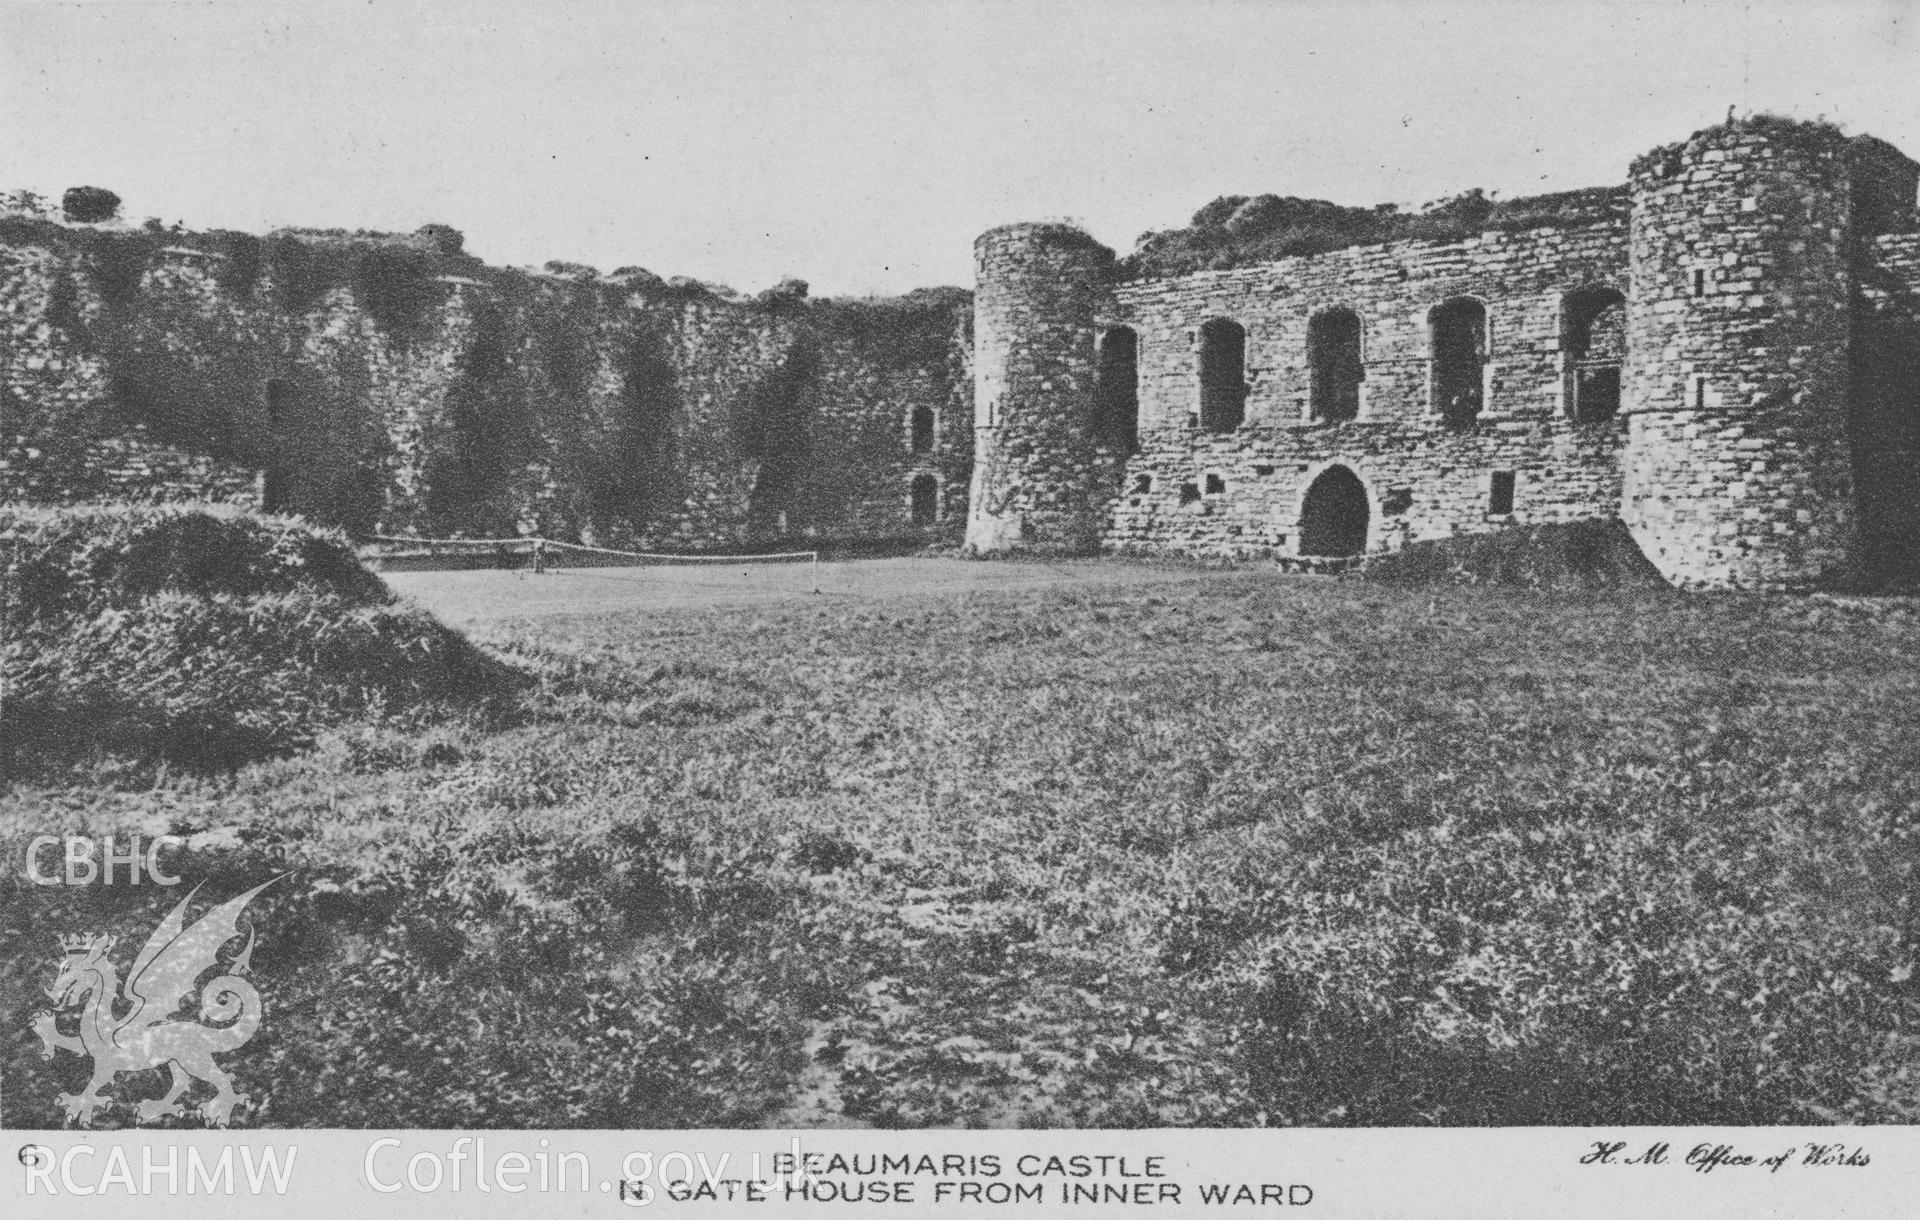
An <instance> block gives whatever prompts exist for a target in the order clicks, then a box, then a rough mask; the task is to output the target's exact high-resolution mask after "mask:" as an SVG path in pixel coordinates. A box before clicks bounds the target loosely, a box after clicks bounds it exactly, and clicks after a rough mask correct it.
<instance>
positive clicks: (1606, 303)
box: [1095, 288, 1626, 452]
mask: <svg viewBox="0 0 1920 1220" xmlns="http://www.w3.org/2000/svg"><path fill="white" fill-rule="evenodd" d="M1427 334H1428V369H1429V373H1428V385H1427V396H1428V401H1429V403H1430V404H1431V407H1432V411H1433V413H1434V414H1435V415H1437V416H1439V417H1440V418H1441V419H1442V420H1443V421H1445V422H1446V423H1447V424H1448V425H1449V426H1451V427H1467V426H1469V425H1471V424H1472V423H1473V421H1474V420H1475V419H1477V418H1478V417H1479V415H1480V412H1481V409H1482V408H1483V407H1484V405H1485V401H1486V394H1487V368H1488V362H1489V360H1490V359H1491V351H1490V344H1489V342H1488V337H1487V307H1486V306H1485V305H1484V304H1483V303H1482V302H1480V301H1479V300H1477V299H1475V298H1473V297H1454V298H1452V299H1451V300H1447V301H1443V302H1441V303H1440V304H1438V305H1436V306H1434V307H1433V308H1432V309H1431V310H1429V311H1428V313H1427ZM1361 336H1362V328H1361V324H1360V315H1359V314H1357V313H1355V312H1354V311H1353V310H1351V309H1348V308H1345V307H1341V308H1337V309H1328V310H1323V311H1322V312H1320V313H1317V314H1315V315H1313V317H1312V318H1311V319H1309V320H1308V323H1307V370H1308V376H1307V408H1308V413H1309V415H1310V417H1311V418H1313V419H1316V420H1325V421H1328V422H1336V421H1340V420H1349V419H1355V418H1358V416H1359V414H1360V388H1361V385H1362V383H1363V382H1364V381H1365V380H1366V360H1365V356H1364V353H1363V350H1362V345H1361ZM1198 341H1199V364H1200V377H1199V381H1200V403H1199V410H1198V411H1197V412H1195V413H1194V422H1195V423H1196V424H1197V425H1198V426H1199V427H1200V428H1201V429H1203V430H1205V431H1208V432H1231V431H1233V430H1234V429H1236V428H1238V427H1239V426H1240V425H1241V424H1242V423H1244V422H1245V421H1246V401H1247V391H1248V385H1247V330H1246V327H1244V326H1242V325H1241V324H1240V323H1238V322H1235V321H1233V320H1232V319H1231V318H1210V319H1208V320H1207V321H1206V322H1203V323H1202V324H1201V325H1200V330H1199V333H1198ZM1561 351H1562V353H1563V355H1564V357H1565V368H1566V411H1567V415H1568V417H1569V418H1571V419H1573V420H1575V421H1576V422H1581V423H1587V422H1593V421H1597V420H1604V419H1610V418H1612V417H1613V415H1614V414H1615V413H1616V412H1617V411H1618V410H1619V409H1620V366H1621V363H1622V361H1623V360H1624V358H1625V356H1626V298H1625V297H1624V296H1622V295H1621V294H1620V293H1619V292H1618V291H1617V290H1615V289H1612V288H1583V289H1578V290H1576V291H1574V292H1571V293H1568V294H1567V296H1566V298H1565V300H1564V301H1563V302H1562V309H1561ZM1097 354H1098V362H1097V371H1096V387H1097V393H1096V408H1095V411H1096V420H1095V423H1096V427H1097V428H1098V431H1099V433H1100V436H1101V439H1102V440H1103V441H1105V442H1106V443H1108V444H1111V445H1113V446H1114V447H1116V448H1120V449H1122V450H1124V451H1126V452H1131V451H1132V450H1133V448H1134V447H1135V444H1136V439H1135V438H1136V432H1137V429H1138V421H1139V338H1138V336H1136V335H1135V333H1134V332H1133V330H1132V329H1131V328H1129V327H1125V326H1116V327H1112V328H1110V329H1108V330H1106V331H1104V332H1102V333H1101V335H1100V338H1099V344H1098V349H1097Z"/></svg>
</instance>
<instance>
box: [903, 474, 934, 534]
mask: <svg viewBox="0 0 1920 1220" xmlns="http://www.w3.org/2000/svg"><path fill="white" fill-rule="evenodd" d="M908 495H909V499H910V501H911V504H912V512H913V523H914V524H915V525H932V524H933V523H934V522H936V521H938V520H939V519H940V481H939V480H938V479H936V478H934V477H933V476H932V475H930V474H917V475H915V476H913V483H912V485H911V487H910V490H909V493H908Z"/></svg>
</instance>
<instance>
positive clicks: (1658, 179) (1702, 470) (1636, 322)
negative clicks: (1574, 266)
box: [1621, 118, 1855, 588]
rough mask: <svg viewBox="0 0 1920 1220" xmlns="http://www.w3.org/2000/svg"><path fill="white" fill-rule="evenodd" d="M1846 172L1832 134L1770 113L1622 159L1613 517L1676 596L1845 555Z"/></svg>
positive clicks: (1835, 569)
mask: <svg viewBox="0 0 1920 1220" xmlns="http://www.w3.org/2000/svg"><path fill="white" fill-rule="evenodd" d="M1848 167H1849V158H1848V156H1847V150H1846V143H1845V140H1844V138H1843V137H1842V136H1841V135H1840V134H1839V133H1838V132H1836V131H1834V130H1833V129H1832V128H1829V127H1826V126H1824V125H1818V124H1805V123H1794V122H1789V121H1786V120H1779V119H1766V118H1759V119H1749V120H1746V121H1742V122H1735V123H1731V124H1729V125H1727V126H1724V127H1716V128H1710V129H1708V130H1706V131H1702V132H1699V133H1697V134H1695V135H1694V136H1693V137H1692V138H1691V139H1688V140H1687V141H1685V142H1684V143H1681V144H1676V145H1672V146H1670V147H1667V148H1661V149H1656V150H1654V151H1653V152H1651V153H1649V154H1647V155H1646V156H1644V157H1641V158H1640V159H1639V160H1637V161H1636V162H1635V163H1634V166H1633V174H1632V192H1633V208H1632V213H1631V220H1630V222H1629V260H1630V263H1629V265H1630V271H1631V279H1632V296H1631V298H1630V300H1629V303H1628V307H1627V325H1628V342H1627V359H1626V377H1625V382H1626V384H1625V387H1624V390H1625V393H1624V395H1623V404H1622V405H1623V408H1624V411H1625V412H1626V413H1627V415H1628V420H1627V443H1626V448H1625V451H1624V453H1623V456H1622V466H1623V471H1622V474H1623V489H1622V497H1621V499H1622V503H1621V516H1622V517H1623V518H1624V519H1625V521H1626V523H1627V526H1628V528H1629V529H1630V530H1632V532H1633V535H1634V537H1635V538H1636V539H1637V540H1638V541H1639V543H1640V547H1641V549H1642V550H1643V551H1645V552H1646V555H1647V558H1648V559H1650V560H1652V561H1653V564H1654V566H1655V567H1657V568H1659V569H1660V571H1661V573H1662V574H1664V575H1665V576H1666V577H1667V579H1668V580H1670V581H1672V582H1673V583H1674V584H1676V585H1680V586H1683V587H1750V588H1792V587H1804V586H1807V585H1812V584H1816V583H1818V582H1820V581H1821V580H1822V579H1823V578H1830V577H1832V576H1835V575H1838V574H1839V573H1840V572H1841V570H1842V569H1844V568H1845V567H1847V566H1848V565H1849V564H1850V563H1851V562H1852V561H1853V560H1854V558H1855V543H1854V527H1855V523H1854V496H1853V476H1852V466H1851V460H1850V454H1849V450H1848V444H1847V393H1848V332H1849V323H1850V314H1849V310H1850V304H1851V299H1852V292H1853V276H1852V267H1851V258H1850V256H1851V248H1852V239H1853V238H1852V231H1851V225H1852V216H1851V211H1852V206H1851V205H1852V188H1851V181H1850V174H1849V168H1848Z"/></svg>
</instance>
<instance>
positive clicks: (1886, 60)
mask: <svg viewBox="0 0 1920 1220" xmlns="http://www.w3.org/2000/svg"><path fill="white" fill-rule="evenodd" d="M1916 25H1920V5H1916V4H1914V3H1911V2H1903V0H1871V2H1859V3H1837V2H1834V0H1822V2H1818V3H1816V2H1814V0H1807V2H1805V3H1797V4H1780V3H1765V2H1754V3H1750V4H1749V3H1742V2H1741V0H1730V2H1726V0H1708V2H1696V3H1683V2H1680V0H1642V2H1640V3H1567V4H1549V3H1544V2H1536V3H1522V2H1517V0H1511V2H1508V3H1497V4H1490V3H1479V4H1461V3H1446V2H1432V3H1424V4H1407V5H1398V4H1389V3H1376V2H1368V0H1345V2H1340V3H1307V2H1301V3H1282V2H1269V3H1253V2H1250V0H1242V2H1228V0H1214V2H1211V3H1208V2H1193V0H1185V2H1174V0H1106V2H1104V3H1088V2H1083V0H1029V2H1026V3H1018V4H1002V3H975V2H959V0H893V2H892V3H879V2H873V3H869V2H848V0H785V2H775V0H753V2H747V3H735V4H726V3H718V2H714V0H707V2H699V3H695V2H683V0H668V2H663V3H616V2H615V0H600V2H597V3H589V2H584V0H541V2H538V3H528V4H524V5H505V4H488V3H482V2H476V0H461V2H458V3H413V4H403V3H391V2H388V0H357V2H356V0H327V2H323V3H301V4H283V3H247V4H238V3H196V4H176V3H161V2H146V3H121V4H63V3H46V2H29V3H16V2H11V0H0V188H9V187H27V188H31V189H35V190H40V191H42V192H44V193H47V194H49V195H54V196H57V195H58V194H59V192H60V191H62V190H63V189H65V188H66V187H69V186H74V185H79V184H83V183H84V184H90V185H97V186H104V187H108V188H110V189H112V190H114V191H116V192H118V193H119V194H120V195H121V196H122V198H123V199H124V200H125V214H126V216H127V217H128V218H129V219H130V220H133V221H135V222H137V221H139V220H140V219H141V218H143V217H147V216H158V217H160V218H162V219H164V220H166V221H169V222H171V221H174V220H184V221H185V222H186V223H187V224H188V225H190V226H193V227H202V228H204V227H216V226H217V227H228V228H239V229H248V230H253V231H264V230H265V229H268V228H271V227H274V226H279V225H287V224H299V225H317V226H340V227H347V228H371V229H395V230H411V229H414V228H417V227H418V226H419V225H421V224H423V223H425V222H427V221H443V222H445V223H448V224H451V225H453V226H455V227H456V228H459V229H461V230H462V231H463V232H465V233H466V235H467V248H468V249H469V250H470V251H472V252H474V253H476V254H478V255H480V256H482V257H484V258H486V259H487V260H488V261H490V262H494V263H501V264H536V265H537V264H539V263H542V262H545V261H546V260H548V259H553V258H560V259H569V260H573V261H578V262H585V263H591V264H593V265H595V266H597V267H599V268H601V269H602V270H611V269H612V268H614V267H616V266H619V265H623V264H639V265H641V266H645V267H648V268H650V269H651V270H653V271H655V272H658V273H659V274H662V275H693V276H698V277H700V278H702V279H709V280H721V281H725V282H727V283H730V284H732V285H734V286H735V287H737V288H741V289H747V290H753V289H758V288H762V287H765V286H766V285H768V284H771V283H773V282H774V281H775V280H777V279H779V278H781V277H782V276H786V275H797V276H799V277H801V278H803V279H806V280H808V281H810V282H811V283H812V284H813V285H814V292H815V294H816V295H826V294H844V293H858V292H867V291H885V292H896V291H901V290H904V289H907V288H911V287H916V286H920V285H928V284H939V283H957V284H967V283H970V281H971V275H972V271H971V263H970V249H971V243H972V240H973V238H974V236H975V235H976V234H978V233H979V232H980V231H981V230H983V229H985V228H987V227H989V226H991V225H995V224H1000V223H1004V222H1007V221H1012V220H1055V219H1072V220H1074V221H1076V222H1078V223H1081V224H1083V225H1084V226H1085V227H1087V228H1088V229H1089V230H1090V231H1091V232H1092V233H1093V234H1094V235H1095V236H1097V237H1099V238H1100V239H1102V240H1103V241H1106V242H1107V243H1109V244H1111V245H1114V246H1115V247H1116V248H1118V249H1120V250H1122V251H1123V252H1124V251H1125V250H1126V249H1128V248H1130V247H1131V245H1132V243H1133V239H1134V238H1135V237H1136V236H1137V235H1138V234H1139V233H1140V232H1141V231H1142V230H1144V229H1148V228H1166V227H1170V226H1173V225H1178V224H1183V223H1185V221H1186V219H1187V217H1188V216H1189V215H1191V214H1192V212H1193V211H1194V210H1195V209H1196V208H1198V207H1199V206H1200V205H1201V204H1203V203H1205V202H1206V201H1207V200H1209V199H1211V198H1213V197H1214V196H1216V195H1221V194H1257V193H1260V192H1264V191H1272V192H1275V193H1278V194H1282V195H1304V196H1314V197H1322V198H1329V199H1335V200H1338V201H1340V202H1343V203H1359V204H1372V203H1377V202H1383V201H1396V202H1401V203H1417V202H1421V201H1424V200H1428V199H1433V198H1436V197H1439V196H1441V195H1445V194H1451V193H1453V192H1456V191H1459V190H1463V189H1465V188H1467V187H1470V186H1482V187H1485V188H1487V189H1489V190H1498V191H1500V192H1501V193H1502V194H1503V195H1508V196H1511V195H1519V194H1533V193H1538V192H1541V191H1549V190H1561V189H1565V188H1569V187H1576V186H1591V185H1596V184H1602V183H1612V182H1619V181H1622V180H1624V178H1625V176H1626V167H1627V162H1628V161H1629V160H1630V159H1631V158H1632V157H1633V156H1635V155H1636V154H1638V153H1640V152H1643V151H1645V150H1646V149H1648V148H1651V147H1653V146H1654V145H1656V144H1661V143H1665V142H1668V141H1670V140H1676V139H1679V138H1682V137H1684V136H1685V135H1687V134H1688V133H1689V132H1691V131H1693V130H1694V129H1696V128H1699V127H1703V126H1706V125H1707V124H1709V123H1712V122H1716V121H1718V120H1719V119H1721V118H1722V117H1724V115H1725V114H1726V111H1727V107H1728V106H1730V105H1734V106H1739V107H1740V108H1741V109H1742V110H1746V109H1754V110H1772V111H1776V112H1780V113H1786V114H1792V115H1796V116H1799V117H1803V118H1813V117H1819V116H1825V117H1827V118H1829V119H1833V120H1836V121H1838V122H1840V123H1841V124H1843V125H1844V126H1845V127H1846V128H1847V129H1848V130H1850V131H1855V132H1871V133H1873V134H1876V135H1880V136H1882V137H1884V138H1886V139H1889V140H1891V141H1893V142H1894V143H1895V144H1897V145H1900V146H1901V147H1902V148H1904V149H1905V150H1906V151H1908V152H1909V153H1912V154H1915V155H1916V156H1920V35H1917V34H1916Z"/></svg>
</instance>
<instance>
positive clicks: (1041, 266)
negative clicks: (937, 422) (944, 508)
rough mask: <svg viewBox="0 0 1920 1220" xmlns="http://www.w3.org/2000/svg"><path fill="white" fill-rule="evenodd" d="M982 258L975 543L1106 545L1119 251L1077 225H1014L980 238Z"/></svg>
mask: <svg viewBox="0 0 1920 1220" xmlns="http://www.w3.org/2000/svg"><path fill="white" fill-rule="evenodd" d="M973 264H974V273H975V287H974V297H973V487H972V493H971V495H970V497H969V500H968V512H967V550H968V551H969V552H971V553H973V554H992V553H996V552H1004V551H1015V550H1038V551H1053V552H1065V553H1070V554H1088V553H1092V552H1094V551H1097V550H1098V549H1099V547H1100V538H1101V535H1102V534H1103V533H1104V532H1105V528H1106V514H1107V508H1108V504H1109V502H1110V501H1111V499H1112V497H1113V495H1114V492H1115V482H1116V480H1117V479H1118V477H1119V471H1118V469H1117V467H1115V465H1114V459H1113V458H1112V457H1111V456H1110V455H1108V456H1103V455H1102V454H1101V453H1099V452H1097V451H1096V445H1095V432H1094V427H1093V390H1094V317H1095V313H1096V311H1097V310H1099V309H1100V308H1102V307H1103V305H1104V303H1105V302H1107V301H1108V300H1109V299H1110V288H1109V281H1110V278H1111V274H1112V270H1113V251H1111V250H1109V249H1107V248H1106V247H1105V246H1103V245H1101V244H1100V243H1099V242H1096V241H1095V240H1093V238H1091V237H1089V236H1087V235H1086V234H1085V233H1082V232H1080V231H1079V230H1078V229H1075V228H1072V227H1071V226H1068V225H1060V224H1019V225H1007V226H1005V227H1003V228H998V229H992V230H989V231H988V232H987V233H985V234H982V235H981V237H980V238H979V240H977V241H976V242H974V243H973Z"/></svg>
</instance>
